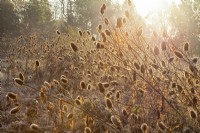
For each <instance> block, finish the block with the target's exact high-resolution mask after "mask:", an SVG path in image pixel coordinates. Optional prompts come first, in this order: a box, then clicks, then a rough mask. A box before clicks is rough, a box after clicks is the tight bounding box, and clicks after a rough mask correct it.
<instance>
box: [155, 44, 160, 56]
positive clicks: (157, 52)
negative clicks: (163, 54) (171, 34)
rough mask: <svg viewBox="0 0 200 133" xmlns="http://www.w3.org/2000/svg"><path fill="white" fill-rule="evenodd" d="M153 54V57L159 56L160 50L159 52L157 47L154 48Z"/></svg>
mask: <svg viewBox="0 0 200 133" xmlns="http://www.w3.org/2000/svg"><path fill="white" fill-rule="evenodd" d="M154 54H155V55H159V54H160V50H159V48H158V46H155V47H154Z"/></svg>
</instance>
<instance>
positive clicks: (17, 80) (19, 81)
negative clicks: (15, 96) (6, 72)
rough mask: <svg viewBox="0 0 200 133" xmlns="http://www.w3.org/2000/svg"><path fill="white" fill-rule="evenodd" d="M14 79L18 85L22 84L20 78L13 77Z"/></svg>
mask: <svg viewBox="0 0 200 133" xmlns="http://www.w3.org/2000/svg"><path fill="white" fill-rule="evenodd" d="M14 81H15V83H17V84H18V85H20V86H21V85H23V84H24V82H23V81H22V80H21V79H20V78H15V79H14Z"/></svg>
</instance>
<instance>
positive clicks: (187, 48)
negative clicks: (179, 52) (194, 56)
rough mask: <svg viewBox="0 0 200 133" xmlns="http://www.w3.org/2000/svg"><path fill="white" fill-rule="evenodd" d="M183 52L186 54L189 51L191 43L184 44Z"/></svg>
mask: <svg viewBox="0 0 200 133" xmlns="http://www.w3.org/2000/svg"><path fill="white" fill-rule="evenodd" d="M183 50H184V51H186V52H187V51H188V50H189V43H185V44H184V47H183Z"/></svg>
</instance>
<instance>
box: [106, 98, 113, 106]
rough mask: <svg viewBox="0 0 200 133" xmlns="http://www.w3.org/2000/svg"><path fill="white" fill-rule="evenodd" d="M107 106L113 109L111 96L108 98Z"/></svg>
mask: <svg viewBox="0 0 200 133" xmlns="http://www.w3.org/2000/svg"><path fill="white" fill-rule="evenodd" d="M106 106H107V107H108V109H111V108H112V107H113V104H112V102H111V100H110V99H109V98H106Z"/></svg>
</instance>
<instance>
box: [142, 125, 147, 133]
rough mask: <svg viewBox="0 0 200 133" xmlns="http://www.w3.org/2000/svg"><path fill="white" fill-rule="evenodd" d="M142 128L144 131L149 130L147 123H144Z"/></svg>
mask: <svg viewBox="0 0 200 133" xmlns="http://www.w3.org/2000/svg"><path fill="white" fill-rule="evenodd" d="M141 129H142V131H143V132H147V131H148V125H147V124H146V123H142V125H141Z"/></svg>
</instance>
